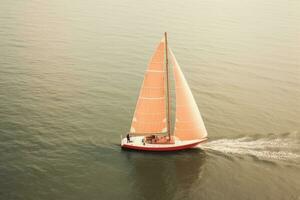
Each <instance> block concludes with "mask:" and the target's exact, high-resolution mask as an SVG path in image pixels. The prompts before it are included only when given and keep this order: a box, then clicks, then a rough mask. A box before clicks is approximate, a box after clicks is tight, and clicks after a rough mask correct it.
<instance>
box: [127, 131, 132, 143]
mask: <svg viewBox="0 0 300 200" xmlns="http://www.w3.org/2000/svg"><path fill="white" fill-rule="evenodd" d="M126 137H127V143H129V142H131V141H130V135H129V133H127V135H126Z"/></svg>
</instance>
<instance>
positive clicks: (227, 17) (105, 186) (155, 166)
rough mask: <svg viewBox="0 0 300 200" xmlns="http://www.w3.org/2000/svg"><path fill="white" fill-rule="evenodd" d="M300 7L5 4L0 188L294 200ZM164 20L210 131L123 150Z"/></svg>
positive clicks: (6, 194)
mask: <svg viewBox="0 0 300 200" xmlns="http://www.w3.org/2000/svg"><path fill="white" fill-rule="evenodd" d="M299 10H300V2H299V1H292V0H291V1H287V0H272V1H271V0H267V1H258V0H253V1H237V0H228V1H221V0H210V1H207V0H204V1H196V0H188V1H179V0H174V1H167V0H163V1H136V0H124V1H116V0H100V1H95V0H89V1H78V0H73V1H70V0H53V1H38V0H23V1H9V0H3V1H1V6H0V199H5V200H8V199H13V200H15V199H22V200H23V199H38V200H40V199H51V200H52V199H65V200H67V199H101V200H102V199H110V200H111V199H130V200H131V199H138V200H140V199H178V200H179V199H180V200H182V199H192V200H193V199H195V200H196V199H197V200H198V199H207V200H210V199H216V200H220V199H230V200H231V199H284V200H286V199H297V200H298V199H299V196H300V192H299V191H300V190H299V188H300V166H299V165H300V158H299V156H300V152H299V151H300V147H299V146H300V138H299V137H300V136H299V135H300V122H299V119H300V56H299V55H300V37H299V36H300V12H299ZM164 31H168V33H169V43H170V46H171V47H172V49H173V51H174V54H175V55H176V57H177V60H178V62H179V64H180V65H181V68H182V70H183V72H184V74H185V76H186V79H187V81H188V83H189V85H190V87H191V90H192V92H193V94H194V97H195V100H196V102H197V104H198V106H199V109H200V111H201V114H202V116H203V118H204V121H205V124H206V127H207V130H208V133H209V141H208V142H207V143H205V144H204V145H202V146H200V147H199V148H197V149H194V150H192V151H184V152H178V153H159V154H158V153H140V152H132V151H122V150H121V149H120V146H119V143H120V135H121V134H124V133H126V132H127V131H128V130H129V127H130V122H131V119H132V115H133V111H134V106H135V103H136V98H137V96H138V92H139V87H140V86H141V83H142V79H143V74H144V71H145V69H146V66H147V62H148V60H149V58H150V56H151V54H152V53H153V51H154V49H155V46H156V44H157V43H158V42H159V41H160V39H161V37H162V35H163V32H164ZM172 95H173V96H174V90H172ZM173 103H174V101H173ZM173 107H174V105H173ZM173 111H174V110H173Z"/></svg>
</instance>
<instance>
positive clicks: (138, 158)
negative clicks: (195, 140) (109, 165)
mask: <svg viewBox="0 0 300 200" xmlns="http://www.w3.org/2000/svg"><path fill="white" fill-rule="evenodd" d="M125 153H126V155H127V158H128V161H129V162H130V165H131V166H132V168H131V170H130V174H129V176H130V179H131V184H132V185H131V187H132V191H133V193H132V194H131V196H132V199H139V200H140V199H183V198H187V197H188V196H189V194H190V191H191V190H192V189H193V183H195V182H197V181H199V180H200V179H201V173H202V171H203V166H204V164H205V160H206V154H205V152H204V151H202V150H200V149H192V150H189V151H183V152H176V153H141V152H132V151H131V152H125Z"/></svg>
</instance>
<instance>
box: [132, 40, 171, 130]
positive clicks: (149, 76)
mask: <svg viewBox="0 0 300 200" xmlns="http://www.w3.org/2000/svg"><path fill="white" fill-rule="evenodd" d="M164 54H165V42H164V40H162V41H161V42H160V43H159V45H158V47H157V49H156V51H155V53H154V55H153V56H152V58H151V60H150V63H149V65H148V69H147V70H146V73H145V76H144V81H143V84H142V87H141V90H140V95H139V98H138V101H137V105H136V109H135V113H134V117H133V120H132V123H131V128H130V132H131V133H134V134H137V135H145V134H147V133H162V132H164V131H165V129H166V125H167V123H166V121H165V118H166V98H165V77H164V76H165V70H164Z"/></svg>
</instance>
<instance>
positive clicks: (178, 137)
mask: <svg viewBox="0 0 300 200" xmlns="http://www.w3.org/2000/svg"><path fill="white" fill-rule="evenodd" d="M169 54H170V55H169ZM169 56H170V60H171V61H172V65H173V71H174V80H175V96H176V113H175V123H174V124H175V125H174V131H173V132H172V131H171V98H170V78H169V72H170V70H169ZM205 140H207V131H206V128H205V125H204V122H203V119H202V117H201V114H200V112H199V109H198V106H197V104H196V102H195V100H194V97H193V94H192V92H191V90H190V88H189V86H188V83H187V81H186V79H185V77H184V75H183V73H182V71H181V68H180V66H179V64H178V62H177V60H176V58H175V56H174V54H173V52H172V50H171V49H170V48H169V47H168V40H167V33H165V34H164V38H163V39H162V40H161V41H160V43H159V44H158V47H157V48H156V51H155V52H154V55H153V56H152V58H151V60H150V63H149V65H148V68H147V70H146V73H145V76H144V81H143V84H142V87H141V89H140V94H139V97H138V101H137V104H136V109H135V112H134V116H133V119H132V123H131V128H130V131H129V133H128V134H127V135H126V137H121V147H122V148H124V149H134V150H142V151H178V150H184V149H189V148H193V147H195V146H197V145H198V144H200V143H202V142H204V141H205Z"/></svg>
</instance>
